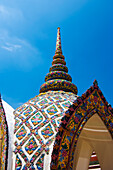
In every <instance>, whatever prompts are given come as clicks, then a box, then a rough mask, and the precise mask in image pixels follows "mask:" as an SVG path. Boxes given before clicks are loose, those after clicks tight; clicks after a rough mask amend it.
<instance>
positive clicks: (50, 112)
mask: <svg viewBox="0 0 113 170" xmlns="http://www.w3.org/2000/svg"><path fill="white" fill-rule="evenodd" d="M46 111H47V112H48V113H49V114H50V115H54V114H55V113H57V112H58V110H57V109H56V107H55V105H52V106H50V107H49V108H48V109H47V110H46Z"/></svg>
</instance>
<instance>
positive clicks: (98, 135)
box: [73, 113, 113, 170]
mask: <svg viewBox="0 0 113 170" xmlns="http://www.w3.org/2000/svg"><path fill="white" fill-rule="evenodd" d="M93 150H94V151H96V154H97V157H98V161H99V163H100V167H101V168H102V170H107V169H109V170H112V169H113V161H112V159H113V140H112V137H111V135H110V133H109V131H108V130H107V128H106V126H105V124H104V123H103V121H102V119H101V118H100V117H99V115H98V114H97V113H95V114H94V115H93V116H92V117H91V118H90V119H89V120H88V121H87V122H86V124H85V126H84V127H83V129H82V131H81V133H80V135H79V138H78V141H77V146H76V150H75V153H74V161H73V170H80V169H81V170H88V167H89V161H90V157H91V154H92V151H93Z"/></svg>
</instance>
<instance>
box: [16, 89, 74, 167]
mask: <svg viewBox="0 0 113 170" xmlns="http://www.w3.org/2000/svg"><path fill="white" fill-rule="evenodd" d="M68 94H69V95H68ZM71 95H72V98H73V100H75V99H76V96H75V94H73V93H69V92H64V91H51V92H46V93H42V94H40V95H39V97H38V96H36V97H34V98H33V99H31V100H29V101H28V102H27V103H26V104H25V105H24V106H26V109H25V107H24V109H23V108H22V107H21V108H18V109H17V110H15V120H16V126H15V138H16V141H15V150H14V154H15V155H16V156H17V155H18V156H19V158H18V157H17V158H18V159H17V158H16V160H15V164H16V165H15V166H16V168H17V169H19V168H20V167H21V165H20V163H19V162H20V161H19V159H21V161H22V162H25V165H24V167H23V168H22V169H23V170H24V169H30V168H31V169H32V168H33V167H34V168H35V169H38V168H39V169H41V168H43V166H44V165H43V159H44V155H43V154H45V155H46V154H48V155H49V157H50V158H51V154H50V151H49V150H50V147H51V145H52V144H53V141H54V139H55V135H56V132H57V130H58V126H59V122H60V120H61V118H62V116H63V114H64V108H63V106H62V104H64V103H65V102H66V99H67V101H69V103H70V105H71V104H72V102H71V99H70V96H71ZM64 96H65V97H64ZM39 98H40V100H39ZM36 99H37V100H36ZM59 101H60V103H59ZM29 108H32V109H31V112H29V115H28V116H25V115H24V114H25V113H27V111H28V109H29ZM19 113H21V116H20V114H19ZM23 115H24V116H23ZM26 134H27V135H26Z"/></svg>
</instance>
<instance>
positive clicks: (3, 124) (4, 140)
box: [0, 96, 8, 170]
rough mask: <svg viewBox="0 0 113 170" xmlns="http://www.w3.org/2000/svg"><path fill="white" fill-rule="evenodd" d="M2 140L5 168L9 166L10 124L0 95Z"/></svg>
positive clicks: (1, 163) (0, 162) (1, 165)
mask: <svg viewBox="0 0 113 170" xmlns="http://www.w3.org/2000/svg"><path fill="white" fill-rule="evenodd" d="M0 140H1V142H0V143H1V146H0V147H1V149H0V150H1V153H0V168H1V170H5V169H6V168H7V158H8V155H7V152H8V126H7V121H6V115H5V111H4V108H3V105H2V100H1V96H0Z"/></svg>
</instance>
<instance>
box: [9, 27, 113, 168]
mask: <svg viewBox="0 0 113 170" xmlns="http://www.w3.org/2000/svg"><path fill="white" fill-rule="evenodd" d="M14 116H15V129H14V154H13V161H12V162H13V169H14V170H15V169H16V170H28V169H29V170H34V169H39V170H50V169H51V170H60V169H61V170H87V169H98V170H99V169H101V167H102V169H103V170H106V167H107V168H108V169H109V170H112V167H113V166H112V158H113V140H112V138H113V109H112V107H111V106H110V105H109V104H108V103H107V101H106V99H105V98H104V96H103V94H102V92H101V90H100V89H99V87H98V83H97V81H96V80H95V81H94V83H93V86H91V87H90V88H89V89H88V90H87V91H86V93H84V94H83V95H82V96H81V97H79V96H77V87H76V85H74V84H73V83H72V78H71V76H70V75H69V74H68V68H67V67H66V62H65V57H64V56H63V54H62V48H61V36H60V28H58V30H57V42H56V51H55V55H54V56H53V62H52V66H51V67H50V69H49V73H48V74H47V75H46V76H45V83H44V84H42V86H41V87H40V92H39V95H37V96H35V97H34V98H32V99H30V100H29V101H28V102H26V103H25V104H23V105H22V106H20V107H19V108H17V109H16V110H15V111H14ZM103 155H104V156H103Z"/></svg>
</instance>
